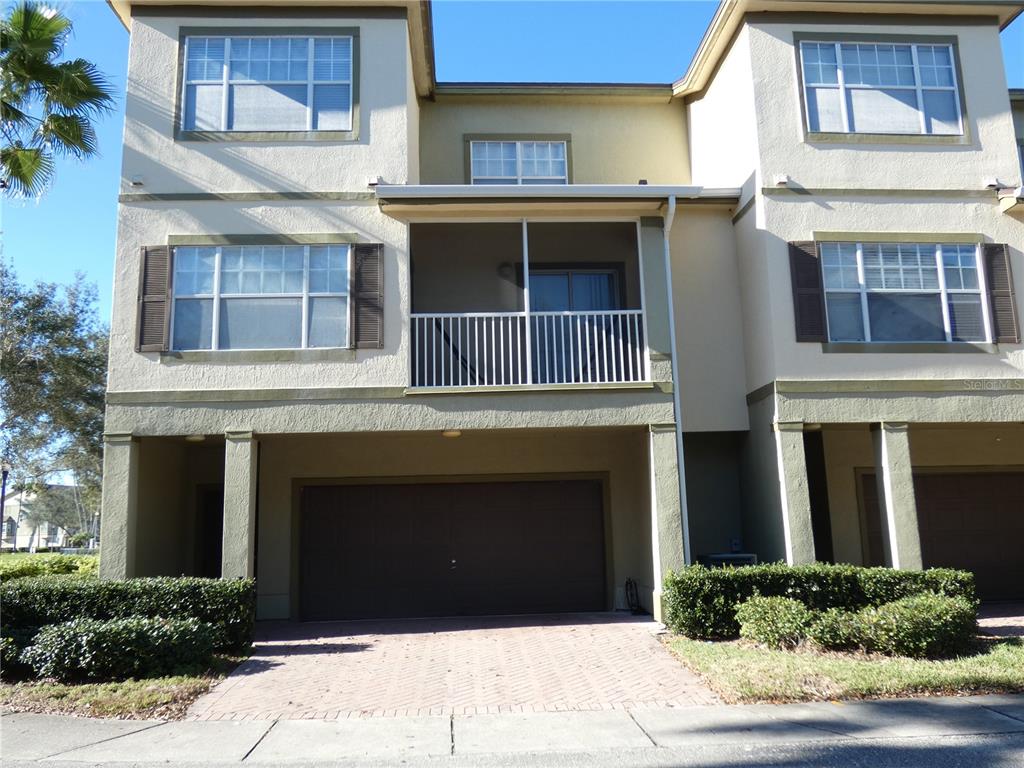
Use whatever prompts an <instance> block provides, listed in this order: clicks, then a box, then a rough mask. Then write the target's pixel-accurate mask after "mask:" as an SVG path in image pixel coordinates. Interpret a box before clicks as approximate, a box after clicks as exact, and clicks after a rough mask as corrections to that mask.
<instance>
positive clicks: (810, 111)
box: [807, 88, 846, 133]
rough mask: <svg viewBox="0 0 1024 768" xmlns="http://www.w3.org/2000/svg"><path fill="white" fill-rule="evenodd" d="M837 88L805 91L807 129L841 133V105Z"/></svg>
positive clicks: (842, 126)
mask: <svg viewBox="0 0 1024 768" xmlns="http://www.w3.org/2000/svg"><path fill="white" fill-rule="evenodd" d="M839 98H840V97H839V89H838V88H808V89H807V121H808V126H807V127H808V129H809V130H812V131H824V132H829V133H841V132H843V131H845V130H846V127H845V126H844V125H843V113H842V105H841V103H840V101H839Z"/></svg>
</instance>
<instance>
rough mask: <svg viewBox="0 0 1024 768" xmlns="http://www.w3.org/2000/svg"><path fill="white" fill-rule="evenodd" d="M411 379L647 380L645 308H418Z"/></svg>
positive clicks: (470, 383)
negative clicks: (454, 310)
mask: <svg viewBox="0 0 1024 768" xmlns="http://www.w3.org/2000/svg"><path fill="white" fill-rule="evenodd" d="M411 320H412V386H414V387H483V386H507V385H514V384H619V383H628V382H641V381H647V355H646V344H647V342H646V338H645V336H644V323H643V312H642V310H639V309H624V310H614V311H600V312H530V313H529V314H527V313H526V312H465V313H434V312H427V313H415V314H413V315H412V316H411Z"/></svg>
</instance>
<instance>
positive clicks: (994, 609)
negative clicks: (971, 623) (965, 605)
mask: <svg viewBox="0 0 1024 768" xmlns="http://www.w3.org/2000/svg"><path fill="white" fill-rule="evenodd" d="M978 625H979V626H980V627H981V629H982V631H983V632H987V633H988V634H990V635H998V636H1000V637H1024V603H989V604H988V605H983V606H981V610H979V611H978Z"/></svg>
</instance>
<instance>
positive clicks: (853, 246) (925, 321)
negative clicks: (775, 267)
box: [820, 243, 991, 342]
mask: <svg viewBox="0 0 1024 768" xmlns="http://www.w3.org/2000/svg"><path fill="white" fill-rule="evenodd" d="M820 248H821V263H822V270H823V273H824V274H823V277H824V285H825V309H826V314H827V317H828V335H829V339H830V340H831V341H886V342H899V341H989V340H990V339H991V332H990V321H989V318H988V305H987V302H985V301H984V300H983V288H984V285H983V282H982V281H983V279H984V278H983V275H982V274H981V270H980V269H979V259H978V250H979V249H978V247H977V246H975V245H958V244H949V243H943V244H939V245H934V244H916V243H821V244H820Z"/></svg>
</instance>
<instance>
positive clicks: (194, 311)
mask: <svg viewBox="0 0 1024 768" xmlns="http://www.w3.org/2000/svg"><path fill="white" fill-rule="evenodd" d="M171 346H172V347H173V348H174V349H210V348H211V347H212V346H213V299H176V300H175V302H174V329H173V333H172V334H171Z"/></svg>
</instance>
